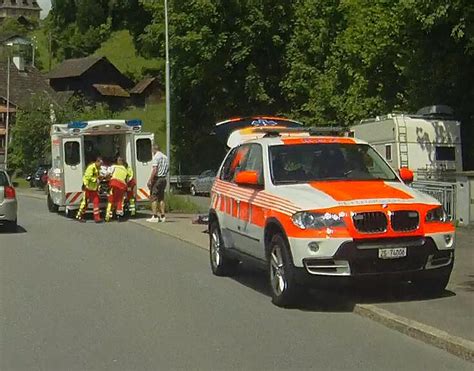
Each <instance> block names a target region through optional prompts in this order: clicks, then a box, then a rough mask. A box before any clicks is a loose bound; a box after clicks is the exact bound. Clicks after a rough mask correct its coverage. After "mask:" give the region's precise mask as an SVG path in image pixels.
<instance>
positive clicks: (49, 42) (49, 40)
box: [48, 31, 52, 71]
mask: <svg viewBox="0 0 474 371" xmlns="http://www.w3.org/2000/svg"><path fill="white" fill-rule="evenodd" d="M51 52H52V50H51V31H49V34H48V54H49V67H48V71H51Z"/></svg>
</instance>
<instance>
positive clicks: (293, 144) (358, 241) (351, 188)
mask: <svg viewBox="0 0 474 371" xmlns="http://www.w3.org/2000/svg"><path fill="white" fill-rule="evenodd" d="M258 120H260V121H261V124H258V122H257V121H258ZM244 121H245V122H246V123H247V124H249V122H250V124H251V127H250V128H243V126H244V125H243V122H244ZM262 123H263V124H262ZM288 123H291V124H289V125H286V123H285V121H284V120H281V119H280V121H277V120H273V119H271V118H264V119H261V118H257V119H255V120H250V121H249V120H241V121H238V120H235V121H233V122H232V121H230V120H229V121H226V122H223V123H220V124H218V125H217V129H216V132H219V131H220V132H227V133H229V132H232V133H231V134H230V136H229V139H228V144H229V146H230V147H231V149H230V151H229V152H228V154H227V156H226V158H225V160H224V162H223V163H222V165H221V168H220V170H219V173H218V175H217V178H216V181H215V183H214V186H213V188H212V193H211V208H210V216H209V235H210V262H211V268H212V271H213V273H214V274H216V275H227V274H231V273H233V272H234V270H235V269H236V267H237V265H238V264H239V262H240V261H246V260H248V261H251V262H254V263H257V264H259V265H260V266H262V267H264V268H265V269H267V271H268V278H269V282H270V285H271V292H272V301H273V302H274V303H275V304H276V305H280V306H287V305H291V304H293V303H294V302H295V300H297V298H298V296H299V295H300V294H301V293H302V291H303V288H304V287H305V286H308V285H313V284H340V283H342V284H345V283H353V282H359V281H366V280H369V281H374V282H379V283H380V282H382V281H389V280H390V281H394V280H395V281H397V282H402V281H407V282H408V281H409V282H411V283H412V284H413V285H415V286H416V287H417V288H419V289H421V290H423V291H427V292H429V293H439V292H441V291H442V290H444V289H445V287H446V285H447V283H448V281H449V277H450V274H451V270H452V268H453V263H454V226H453V224H452V223H451V222H450V221H449V220H448V218H447V216H446V214H445V212H444V210H443V208H442V206H441V205H440V203H439V202H438V201H437V200H435V199H434V198H432V197H430V196H428V195H426V194H424V193H421V192H419V191H416V190H414V189H412V188H411V187H409V186H408V185H406V184H405V182H407V183H408V182H410V181H411V180H412V178H413V173H412V172H411V171H409V170H408V169H402V170H401V171H399V173H396V172H395V171H394V170H393V169H392V168H391V167H390V166H389V165H388V164H387V162H386V161H385V160H384V159H383V158H382V157H381V156H380V155H379V154H378V153H377V152H376V151H375V150H374V149H373V148H372V147H371V146H370V145H368V144H367V143H366V142H363V141H361V140H358V139H355V138H349V137H339V136H321V135H318V133H317V132H316V131H312V130H302V129H298V128H285V126H298V125H295V123H294V122H290V121H288ZM219 125H223V127H222V128H221V127H219ZM224 126H225V128H224ZM261 126H264V127H261ZM232 128H236V129H237V130H235V131H232ZM375 280H377V281H375Z"/></svg>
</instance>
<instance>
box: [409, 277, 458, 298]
mask: <svg viewBox="0 0 474 371" xmlns="http://www.w3.org/2000/svg"><path fill="white" fill-rule="evenodd" d="M448 282H449V275H443V276H440V277H436V278H418V279H414V280H413V281H412V283H413V285H414V286H415V287H416V288H417V290H418V291H421V292H423V293H425V294H428V295H440V294H441V293H442V292H443V291H444V289H445V288H446V286H447V285H448Z"/></svg>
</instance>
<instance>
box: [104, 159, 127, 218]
mask: <svg viewBox="0 0 474 371" xmlns="http://www.w3.org/2000/svg"><path fill="white" fill-rule="evenodd" d="M112 168H113V170H112V174H111V178H110V181H109V187H110V191H109V203H108V205H107V212H106V215H105V221H106V222H109V221H110V220H111V219H112V217H113V212H114V209H115V214H116V215H117V220H118V221H121V220H122V218H123V201H124V198H125V195H126V192H127V187H128V177H129V171H128V170H127V168H126V167H125V164H124V161H123V158H122V157H118V158H117V163H116V164H115V165H114V166H112Z"/></svg>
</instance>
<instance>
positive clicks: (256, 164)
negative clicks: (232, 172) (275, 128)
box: [239, 144, 264, 185]
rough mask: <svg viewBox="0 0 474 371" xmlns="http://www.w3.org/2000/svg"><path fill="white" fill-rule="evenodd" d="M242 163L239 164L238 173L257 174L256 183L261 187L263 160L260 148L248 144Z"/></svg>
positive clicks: (256, 145) (257, 145)
mask: <svg viewBox="0 0 474 371" xmlns="http://www.w3.org/2000/svg"><path fill="white" fill-rule="evenodd" d="M248 148H249V150H248V152H247V156H246V157H245V160H244V162H242V163H241V165H240V168H239V171H244V170H252V171H256V172H257V173H258V183H259V184H262V185H263V183H264V182H263V179H264V178H263V158H262V146H261V145H259V144H250V145H249V146H248Z"/></svg>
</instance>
